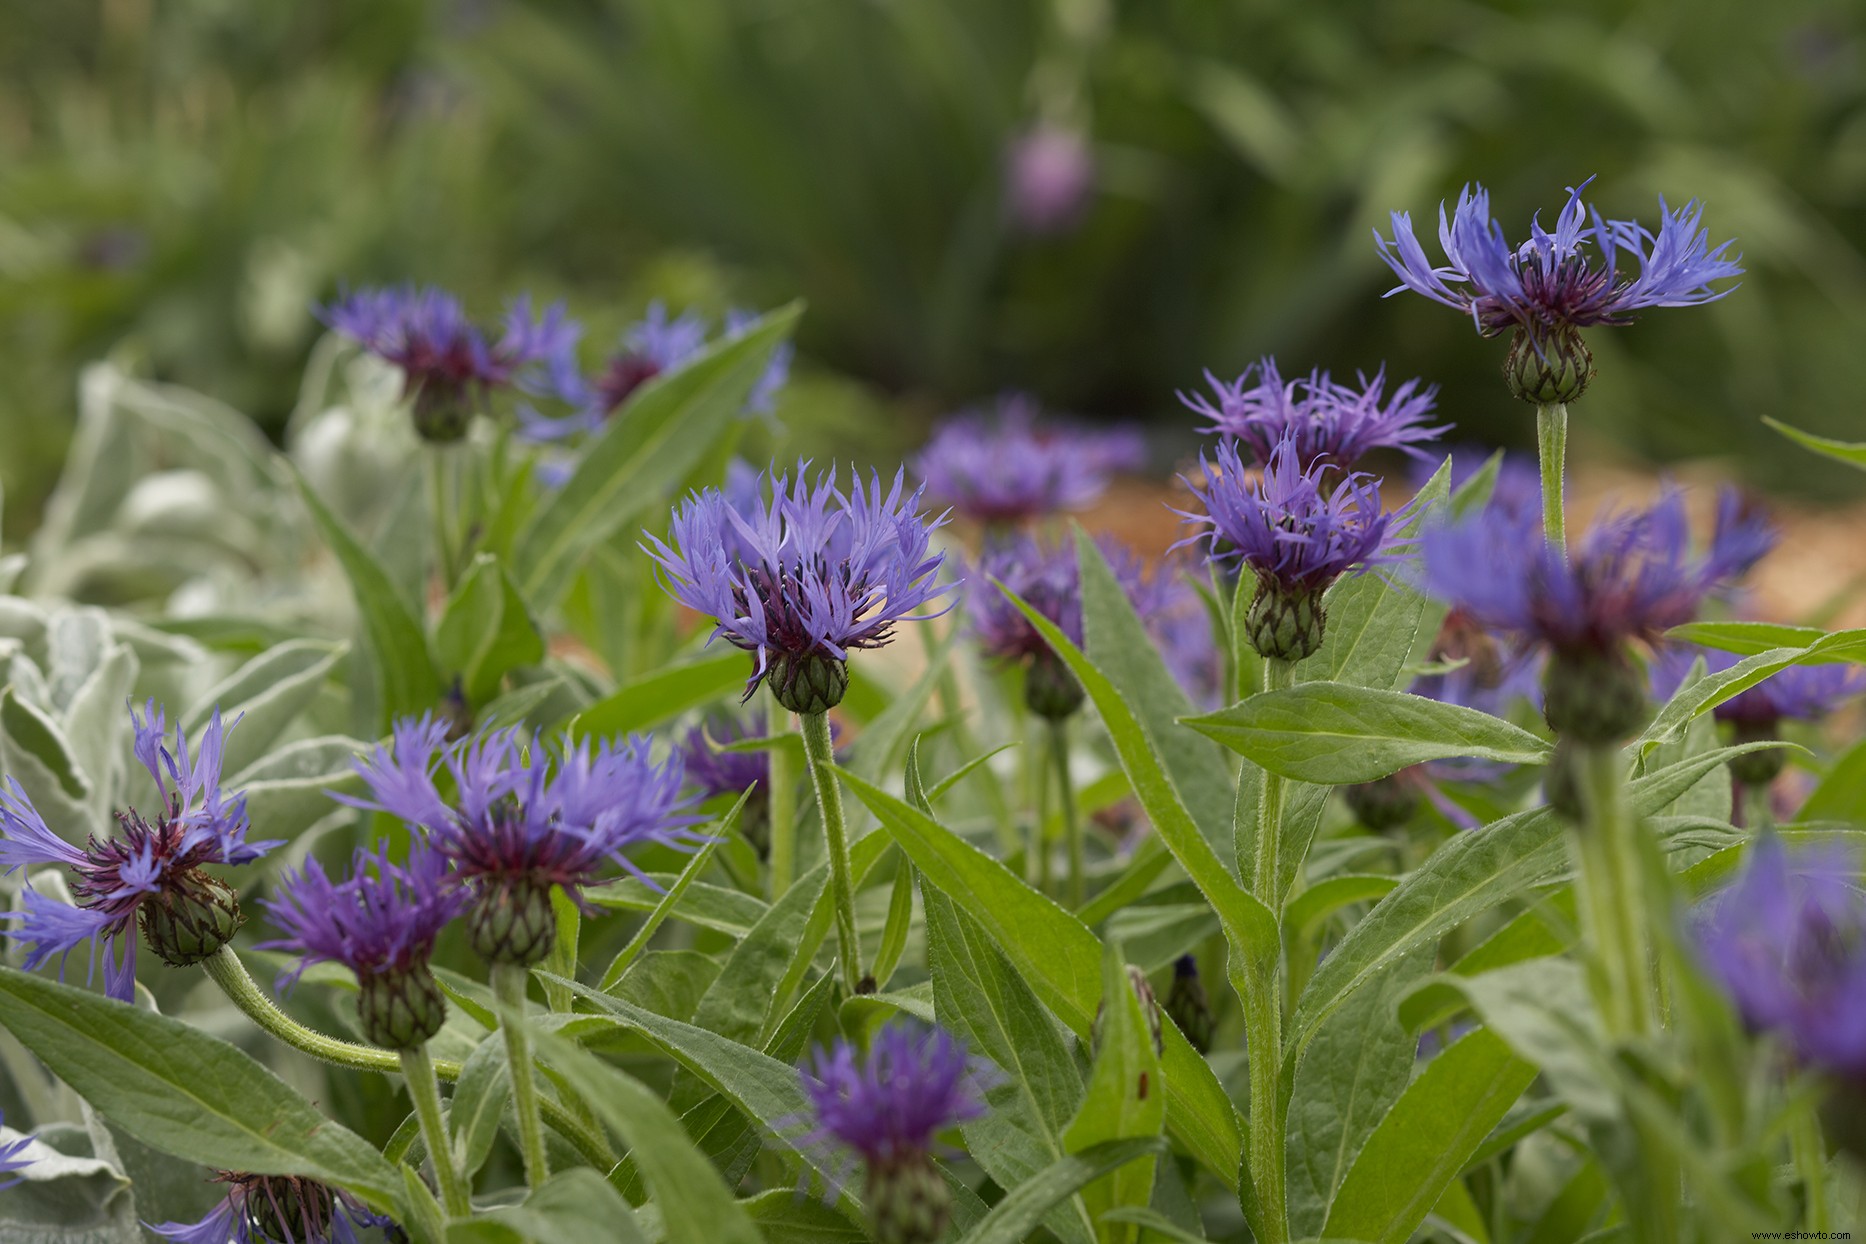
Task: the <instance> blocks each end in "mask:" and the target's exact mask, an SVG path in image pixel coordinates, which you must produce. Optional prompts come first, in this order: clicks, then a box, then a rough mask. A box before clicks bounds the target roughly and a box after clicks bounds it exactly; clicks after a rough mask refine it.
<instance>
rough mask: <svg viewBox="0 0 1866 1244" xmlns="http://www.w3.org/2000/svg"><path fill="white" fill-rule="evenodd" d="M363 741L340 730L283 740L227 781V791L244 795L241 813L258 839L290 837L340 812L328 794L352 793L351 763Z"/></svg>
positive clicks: (359, 783) (356, 783) (357, 786)
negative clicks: (293, 739)
mask: <svg viewBox="0 0 1866 1244" xmlns="http://www.w3.org/2000/svg"><path fill="white" fill-rule="evenodd" d="M367 750H368V744H366V743H363V742H361V741H360V740H357V739H351V738H345V737H344V736H342V735H340V734H332V735H324V736H321V737H319V738H315V739H300V740H298V741H297V742H295V743H287V744H286V745H285V746H283V747H280V748H277V749H276V750H274V751H272V752H271V753H270V754H268V755H266V756H262V757H260V758H259V759H258V760H255V761H254V762H253V763H252V764H250V765H248V766H247V767H246V768H244V769H242V770H240V771H239V773H237V774H235V775H234V776H233V777H232V778H230V779H228V780H227V782H226V783H225V786H226V787H227V789H228V790H237V791H240V792H241V793H243V794H244V795H245V796H246V811H247V815H248V816H249V817H250V818H251V820H252V823H253V831H254V836H255V837H258V838H287V839H289V838H295V837H297V836H298V834H300V833H302V832H303V831H304V830H305V829H307V828H309V827H310V826H311V825H313V824H315V823H316V822H317V821H320V820H322V819H323V818H324V817H326V816H329V815H330V814H331V813H333V812H339V811H342V805H341V804H338V803H337V802H336V801H335V800H333V799H332V798H331V795H332V794H333V793H339V794H353V793H356V792H359V791H361V790H362V788H363V779H362V777H361V776H360V775H358V773H357V771H356V769H355V767H354V766H353V765H352V763H351V762H352V761H354V760H355V759H356V758H357V757H358V756H359V755H361V754H362V753H363V752H365V751H367Z"/></svg>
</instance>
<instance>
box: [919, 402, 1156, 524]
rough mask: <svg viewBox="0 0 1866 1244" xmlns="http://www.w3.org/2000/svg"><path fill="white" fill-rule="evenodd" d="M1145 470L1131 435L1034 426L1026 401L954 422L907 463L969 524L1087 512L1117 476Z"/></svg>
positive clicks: (1142, 448)
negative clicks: (1086, 508) (993, 414)
mask: <svg viewBox="0 0 1866 1244" xmlns="http://www.w3.org/2000/svg"><path fill="white" fill-rule="evenodd" d="M1145 465H1146V445H1145V443H1144V442H1143V441H1142V440H1141V438H1140V435H1139V433H1138V432H1137V431H1135V430H1134V429H1131V428H1111V429H1090V428H1082V427H1075V426H1072V425H1069V424H1066V423H1060V422H1054V421H1040V420H1039V419H1038V417H1037V406H1036V403H1035V402H1034V401H1032V400H1031V399H1030V398H1028V397H1023V396H1019V395H1011V396H1007V397H1004V398H1001V399H1000V400H999V402H998V407H997V411H996V415H995V418H994V417H987V416H986V415H984V414H982V413H978V412H970V413H966V414H962V415H958V416H956V417H954V418H952V419H948V420H946V421H945V422H944V423H942V424H940V425H939V426H938V427H936V428H935V429H934V430H933V435H932V436H931V437H930V438H929V439H928V440H927V443H926V445H925V447H924V448H922V449H921V451H920V454H919V456H918V457H917V458H916V459H915V460H914V462H913V463H912V466H913V470H914V473H915V474H917V475H918V476H919V477H920V478H921V479H922V480H923V481H925V483H926V489H927V493H928V495H929V496H931V497H932V498H933V499H934V500H935V501H939V502H942V503H944V504H946V505H950V506H952V507H953V509H955V510H957V511H958V512H959V513H960V514H961V515H963V516H965V517H966V518H968V519H971V520H973V521H974V522H980V523H989V524H1009V523H1018V522H1022V521H1024V520H1026V519H1031V518H1040V517H1043V516H1045V515H1049V514H1055V513H1058V512H1060V511H1063V510H1079V509H1082V508H1083V507H1084V506H1088V505H1093V504H1094V503H1095V501H1096V500H1097V499H1098V498H1100V496H1101V495H1102V493H1103V492H1105V491H1106V490H1107V488H1108V483H1109V481H1110V480H1111V479H1112V478H1113V477H1114V476H1115V475H1116V474H1118V473H1120V472H1122V471H1135V470H1139V469H1140V468H1141V467H1143V466H1145Z"/></svg>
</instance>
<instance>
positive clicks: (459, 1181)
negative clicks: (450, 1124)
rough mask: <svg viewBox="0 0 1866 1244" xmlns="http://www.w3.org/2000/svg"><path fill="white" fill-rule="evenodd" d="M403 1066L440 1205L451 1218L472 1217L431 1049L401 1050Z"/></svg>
mask: <svg viewBox="0 0 1866 1244" xmlns="http://www.w3.org/2000/svg"><path fill="white" fill-rule="evenodd" d="M401 1066H402V1079H403V1080H405V1081H407V1083H408V1096H409V1098H410V1099H412V1100H413V1102H414V1105H415V1118H416V1119H417V1120H419V1122H420V1124H421V1139H422V1141H423V1142H425V1143H426V1145H427V1147H428V1161H429V1162H431V1163H432V1164H433V1166H434V1181H435V1183H437V1184H439V1185H440V1190H441V1205H442V1207H443V1208H445V1209H446V1211H447V1216H448V1217H449V1218H471V1217H472V1216H473V1199H472V1196H471V1194H470V1192H469V1190H468V1188H467V1183H466V1180H465V1179H464V1178H462V1177H461V1174H460V1168H459V1167H458V1166H456V1165H455V1164H454V1153H453V1146H452V1145H451V1144H450V1143H449V1142H448V1139H447V1125H446V1124H445V1123H444V1122H443V1121H442V1120H441V1090H440V1083H439V1081H438V1080H437V1079H436V1077H435V1074H434V1059H433V1058H432V1056H430V1055H429V1054H428V1047H427V1046H426V1045H425V1044H424V1045H414V1046H410V1047H408V1048H407V1049H405V1050H402V1051H401Z"/></svg>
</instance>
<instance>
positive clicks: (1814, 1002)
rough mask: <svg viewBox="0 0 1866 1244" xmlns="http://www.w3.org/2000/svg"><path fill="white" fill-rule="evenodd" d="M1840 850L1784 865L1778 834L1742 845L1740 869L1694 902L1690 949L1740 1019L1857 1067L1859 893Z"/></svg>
mask: <svg viewBox="0 0 1866 1244" xmlns="http://www.w3.org/2000/svg"><path fill="white" fill-rule="evenodd" d="M1858 871H1859V870H1858V861H1857V860H1855V859H1853V858H1852V856H1851V855H1850V854H1849V853H1846V852H1838V851H1836V852H1833V853H1829V854H1811V855H1807V856H1804V857H1802V858H1801V859H1799V860H1797V861H1795V862H1794V863H1793V864H1792V866H1791V862H1790V860H1789V858H1788V855H1787V852H1786V851H1785V850H1784V849H1783V847H1782V842H1781V839H1780V838H1777V837H1775V836H1774V835H1767V836H1765V837H1763V838H1761V839H1759V840H1758V841H1757V842H1756V844H1755V845H1754V846H1753V847H1751V848H1750V853H1749V859H1748V861H1747V862H1746V863H1745V865H1744V868H1743V871H1742V873H1741V875H1739V876H1738V877H1737V879H1736V881H1735V883H1734V884H1732V885H1731V886H1730V887H1729V888H1728V889H1727V890H1725V891H1723V892H1722V893H1721V894H1719V895H1717V896H1716V897H1715V898H1713V899H1711V900H1709V901H1708V902H1707V903H1706V904H1705V905H1704V906H1703V907H1702V908H1701V909H1700V916H1699V919H1698V927H1697V941H1698V948H1699V951H1700V953H1701V954H1702V956H1703V959H1704V962H1705V964H1706V965H1707V966H1708V967H1709V968H1710V970H1711V973H1712V974H1713V975H1714V976H1715V977H1716V978H1717V979H1718V980H1719V981H1721V982H1722V983H1723V987H1724V988H1725V989H1726V990H1727V991H1728V992H1729V994H1730V997H1731V999H1732V1001H1734V1002H1735V1003H1736V1007H1737V1010H1738V1011H1739V1012H1740V1013H1741V1014H1742V1016H1743V1019H1744V1022H1746V1023H1747V1024H1748V1025H1749V1026H1750V1027H1751V1028H1752V1029H1756V1030H1760V1031H1773V1032H1777V1033H1780V1034H1781V1036H1782V1038H1783V1040H1784V1041H1785V1042H1786V1043H1787V1044H1788V1046H1789V1048H1790V1049H1792V1050H1794V1052H1795V1053H1796V1055H1797V1056H1798V1057H1800V1058H1802V1059H1803V1060H1805V1061H1807V1062H1809V1063H1812V1064H1814V1065H1816V1066H1820V1067H1824V1068H1826V1069H1827V1070H1829V1071H1832V1072H1835V1073H1838V1074H1840V1075H1843V1076H1859V1075H1862V1074H1866V896H1862V895H1861V893H1860V892H1859V890H1858V889H1857V888H1855V886H1854V884H1853V878H1854V877H1855V876H1857V875H1858Z"/></svg>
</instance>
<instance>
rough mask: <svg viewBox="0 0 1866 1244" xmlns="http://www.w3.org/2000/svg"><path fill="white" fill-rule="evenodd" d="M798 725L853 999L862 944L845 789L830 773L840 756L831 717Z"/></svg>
mask: <svg viewBox="0 0 1866 1244" xmlns="http://www.w3.org/2000/svg"><path fill="white" fill-rule="evenodd" d="M798 721H799V722H801V723H802V726H803V751H804V757H805V759H806V760H807V761H808V763H809V766H810V781H811V783H812V784H813V785H814V786H815V787H816V806H817V809H818V811H820V812H821V813H822V814H823V840H824V843H825V844H826V845H827V847H828V849H829V884H830V889H831V890H832V891H833V892H834V895H835V902H836V948H837V954H838V956H839V957H840V958H841V959H842V982H843V984H844V985H846V986H847V987H848V991H849V993H850V995H851V996H853V995H855V994H857V993H860V992H861V986H862V943H861V941H860V939H859V938H857V936H856V933H855V884H854V882H853V880H852V879H851V878H850V876H849V829H848V825H847V823H846V822H845V821H844V820H843V815H842V788H841V787H840V786H837V785H836V775H835V774H833V773H831V772H830V766H831V765H833V764H835V762H836V756H835V751H834V749H833V747H832V745H831V743H830V739H829V715H828V714H827V713H799V714H798Z"/></svg>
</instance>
